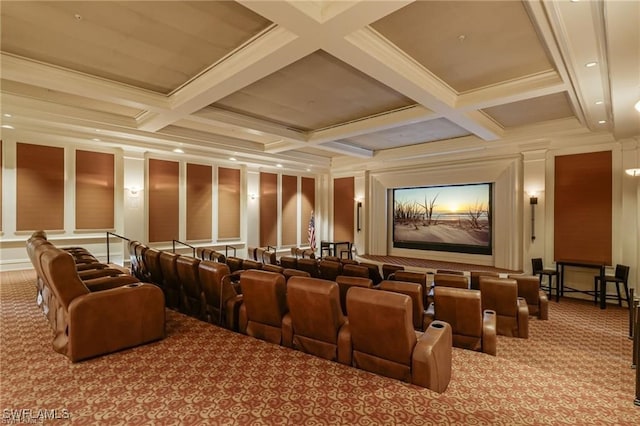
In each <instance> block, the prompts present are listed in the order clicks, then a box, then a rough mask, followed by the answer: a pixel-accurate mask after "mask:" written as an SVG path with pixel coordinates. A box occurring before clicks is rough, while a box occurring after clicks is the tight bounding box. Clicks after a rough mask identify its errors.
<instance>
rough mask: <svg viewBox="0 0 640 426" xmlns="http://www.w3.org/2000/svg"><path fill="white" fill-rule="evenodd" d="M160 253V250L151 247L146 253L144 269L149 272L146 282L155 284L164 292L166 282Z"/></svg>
mask: <svg viewBox="0 0 640 426" xmlns="http://www.w3.org/2000/svg"><path fill="white" fill-rule="evenodd" d="M160 253H161V252H160V250H157V249H154V248H151V247H149V249H148V250H147V251H145V252H144V257H143V259H144V267H145V270H146V271H147V275H146V277H145V279H144V281H146V282H150V283H153V284H155V285H157V286H158V287H160V288H161V289H162V291H164V280H163V279H162V268H161V267H160Z"/></svg>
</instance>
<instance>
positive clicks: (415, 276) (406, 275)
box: [389, 270, 429, 305]
mask: <svg viewBox="0 0 640 426" xmlns="http://www.w3.org/2000/svg"><path fill="white" fill-rule="evenodd" d="M389 280H391V281H406V282H409V283H418V284H420V285H421V286H422V294H423V295H424V302H423V303H424V304H425V305H426V304H427V294H429V289H428V287H427V274H425V273H423V272H412V271H405V270H401V271H396V272H394V273H393V274H391V275H390V276H389Z"/></svg>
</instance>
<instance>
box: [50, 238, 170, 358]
mask: <svg viewBox="0 0 640 426" xmlns="http://www.w3.org/2000/svg"><path fill="white" fill-rule="evenodd" d="M42 266H43V272H44V274H45V277H46V279H47V281H48V283H49V284H50V285H51V288H52V291H53V292H54V293H55V296H56V299H57V300H58V301H59V303H60V309H58V311H57V312H58V321H57V324H56V330H55V337H54V341H53V347H54V349H55V350H56V351H57V352H60V353H62V354H64V355H66V356H67V357H69V359H70V360H71V361H73V362H76V361H80V360H83V359H86V358H91V357H94V356H98V355H102V354H106V353H111V352H115V351H118V350H121V349H125V348H129V347H133V346H137V345H141V344H143V343H147V342H151V341H154V340H158V339H162V338H163V337H164V296H163V294H162V291H161V290H160V289H159V288H157V287H155V286H153V285H150V284H145V283H135V284H129V285H126V286H123V287H118V288H114V289H110V290H104V291H99V292H94V293H91V292H90V291H89V289H88V288H87V286H85V285H84V283H83V282H82V281H81V280H80V278H79V277H78V273H77V271H76V269H75V262H74V260H73V257H72V256H71V255H70V254H69V253H66V252H65V251H63V250H59V249H55V248H54V249H50V250H46V251H45V252H44V253H43V254H42Z"/></svg>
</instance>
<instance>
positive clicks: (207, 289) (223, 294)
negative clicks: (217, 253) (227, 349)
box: [198, 260, 242, 331]
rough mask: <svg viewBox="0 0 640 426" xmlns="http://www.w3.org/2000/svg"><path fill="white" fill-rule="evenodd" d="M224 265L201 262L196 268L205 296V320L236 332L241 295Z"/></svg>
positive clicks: (209, 261)
mask: <svg viewBox="0 0 640 426" xmlns="http://www.w3.org/2000/svg"><path fill="white" fill-rule="evenodd" d="M230 272H231V271H230V270H229V266H227V265H226V264H225V263H220V262H214V261H212V260H203V261H202V262H200V265H199V267H198V274H199V277H200V284H201V285H202V291H203V292H204V296H205V318H206V320H207V321H208V322H210V323H211V324H216V325H219V326H221V327H226V328H228V329H229V330H234V331H238V315H239V311H240V305H241V304H242V295H240V294H238V293H237V292H236V290H235V288H234V286H233V285H232V284H231V280H230V279H229V274H230Z"/></svg>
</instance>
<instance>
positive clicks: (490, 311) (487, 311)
mask: <svg viewBox="0 0 640 426" xmlns="http://www.w3.org/2000/svg"><path fill="white" fill-rule="evenodd" d="M485 312H486V313H487V314H489V315H495V314H496V311H494V310H492V309H487V310H486V311H485Z"/></svg>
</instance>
